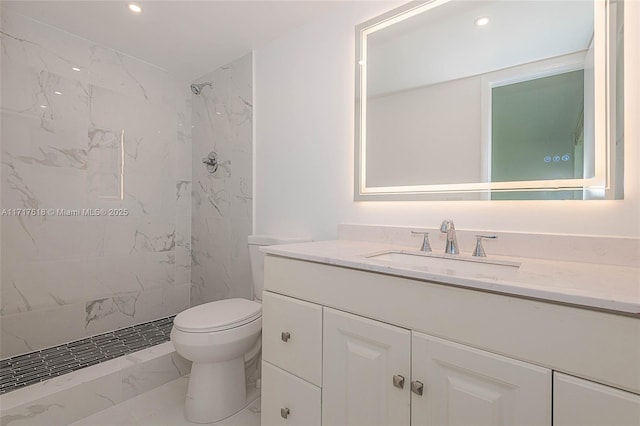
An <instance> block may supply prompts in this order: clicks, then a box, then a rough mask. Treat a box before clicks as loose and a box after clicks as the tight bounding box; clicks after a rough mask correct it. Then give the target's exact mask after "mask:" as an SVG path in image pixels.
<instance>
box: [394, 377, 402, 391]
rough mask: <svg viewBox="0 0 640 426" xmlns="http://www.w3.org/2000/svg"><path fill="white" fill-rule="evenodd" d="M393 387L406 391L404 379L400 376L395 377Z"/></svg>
mask: <svg viewBox="0 0 640 426" xmlns="http://www.w3.org/2000/svg"><path fill="white" fill-rule="evenodd" d="M393 386H395V387H397V388H399V389H404V377H402V376H401V375H399V374H396V375H395V376H393Z"/></svg>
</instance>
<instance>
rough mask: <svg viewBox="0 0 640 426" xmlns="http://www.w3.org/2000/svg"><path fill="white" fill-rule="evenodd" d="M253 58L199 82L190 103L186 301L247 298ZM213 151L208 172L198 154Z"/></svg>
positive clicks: (193, 302) (250, 290)
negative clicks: (189, 253) (212, 170)
mask: <svg viewBox="0 0 640 426" xmlns="http://www.w3.org/2000/svg"><path fill="white" fill-rule="evenodd" d="M251 61H252V58H251V55H247V56H244V57H242V58H240V59H238V60H236V61H235V62H233V63H231V64H229V65H227V66H224V67H222V68H220V69H218V70H216V71H214V72H212V73H210V74H207V75H205V76H202V77H201V78H199V79H198V82H205V81H208V82H211V83H212V84H213V86H212V87H209V86H205V87H204V89H203V90H202V92H201V94H200V95H197V96H196V95H194V96H193V97H192V102H193V113H192V120H193V130H192V139H193V150H192V153H193V205H192V208H193V212H192V213H193V215H192V228H191V231H192V232H191V250H192V266H191V282H192V289H191V304H192V305H198V304H201V303H205V302H210V301H213V300H219V299H225V298H229V297H245V298H251V297H252V284H251V273H250V264H249V251H248V247H247V236H248V235H249V234H250V233H251V227H252V202H253V200H252V131H253V129H252V117H253V100H252V76H251V73H252V64H251ZM211 151H214V152H215V153H216V154H217V155H218V162H219V168H218V171H217V172H216V173H214V174H210V173H208V171H207V169H206V167H205V166H204V164H202V159H203V158H205V157H206V156H207V155H208V154H209V152H211Z"/></svg>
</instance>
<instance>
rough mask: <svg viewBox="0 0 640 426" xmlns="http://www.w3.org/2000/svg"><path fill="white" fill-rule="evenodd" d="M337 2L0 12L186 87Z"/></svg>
mask: <svg viewBox="0 0 640 426" xmlns="http://www.w3.org/2000/svg"><path fill="white" fill-rule="evenodd" d="M343 2H344V0H333V1H328V0H318V1H307V0H290V1H279V0H257V1H256V0H254V1H245V0H235V1H229V0H227V1H220V0H209V1H206V0H205V1H202V0H201V1H182V0H173V1H167V0H149V1H136V2H135V3H136V4H138V5H140V6H141V7H142V13H140V14H138V15H136V14H133V13H132V12H130V11H129V9H128V7H127V6H128V4H129V3H130V2H127V1H122V0H108V1H104V0H103V1H96V0H84V1H56V0H49V1H31V0H13V1H4V0H2V6H3V8H6V9H7V10H9V11H13V12H15V13H19V14H22V15H26V16H29V17H31V18H33V19H35V20H37V21H40V22H44V23H47V24H49V25H52V26H54V27H57V28H60V29H62V30H65V31H67V32H70V33H72V34H75V35H78V36H80V37H83V38H85V39H88V40H91V41H93V42H95V43H97V44H100V45H103V46H107V47H111V48H113V49H116V50H118V51H120V52H123V53H125V54H127V55H130V56H133V57H136V58H139V59H142V60H144V61H146V62H149V63H151V64H154V65H156V66H159V67H161V68H163V69H166V70H167V71H169V72H171V73H172V74H174V75H175V76H176V77H177V78H180V79H185V80H188V81H192V80H194V79H197V78H198V77H200V76H202V75H204V74H206V73H208V72H210V71H212V70H215V69H217V68H219V67H220V66H222V65H225V64H227V63H229V62H231V61H233V60H234V59H236V58H238V57H240V56H242V55H244V54H246V53H248V52H250V51H251V50H253V49H257V48H259V47H261V46H263V45H265V44H266V43H268V42H270V41H272V40H275V39H277V38H278V37H280V36H281V35H283V34H285V33H287V32H289V31H291V30H293V29H295V28H296V27H299V26H301V25H303V24H304V23H306V22H309V21H311V20H313V19H315V18H317V17H319V16H321V15H323V14H326V13H328V12H329V11H330V10H332V9H333V8H335V7H337V6H339V5H340V4H341V3H343Z"/></svg>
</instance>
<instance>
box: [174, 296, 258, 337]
mask: <svg viewBox="0 0 640 426" xmlns="http://www.w3.org/2000/svg"><path fill="white" fill-rule="evenodd" d="M260 315H262V305H261V304H260V303H258V302H254V301H251V300H247V299H225V300H218V301H215V302H209V303H204V304H202V305H198V306H194V307H193V308H189V309H187V310H186V311H183V312H180V313H179V314H178V315H176V317H175V319H174V320H173V325H174V327H176V328H177V329H178V330H182V331H186V332H191V333H208V332H212V331H222V330H228V329H230V328H234V327H238V326H241V325H243V324H246V323H248V322H251V321H253V320H254V319H256V318H258V317H260Z"/></svg>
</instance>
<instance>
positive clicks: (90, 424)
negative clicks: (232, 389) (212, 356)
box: [70, 376, 260, 426]
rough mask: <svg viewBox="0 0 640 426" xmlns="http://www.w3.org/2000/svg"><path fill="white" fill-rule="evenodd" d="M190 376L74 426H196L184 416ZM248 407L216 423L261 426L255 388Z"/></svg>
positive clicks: (231, 425)
mask: <svg viewBox="0 0 640 426" xmlns="http://www.w3.org/2000/svg"><path fill="white" fill-rule="evenodd" d="M188 382H189V377H188V376H185V377H180V378H179V379H176V380H173V381H171V382H168V383H165V384H164V385H162V386H160V387H157V388H155V389H152V390H150V391H148V392H145V393H143V394H140V395H138V396H136V397H135V398H131V399H128V400H126V401H124V402H121V403H119V404H116V405H114V406H112V407H109V408H107V409H106V410H102V411H100V412H98V413H96V414H93V415H91V416H89V417H85V418H84V419H81V420H78V421H76V422H75V423H71V425H70V426H129V425H131V426H165V425H166V426H185V425H195V423H190V422H188V421H187V420H186V419H185V418H184V415H183V409H184V398H185V395H186V394H187V384H188ZM247 399H248V400H249V401H253V402H251V403H250V404H249V405H248V406H247V407H246V408H245V409H244V410H242V411H240V412H239V413H237V414H235V415H233V416H231V417H229V418H227V419H225V420H222V421H220V422H217V423H211V424H215V425H217V426H260V395H259V391H258V390H255V389H254V390H253V391H252V394H249V396H248V398H247Z"/></svg>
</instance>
